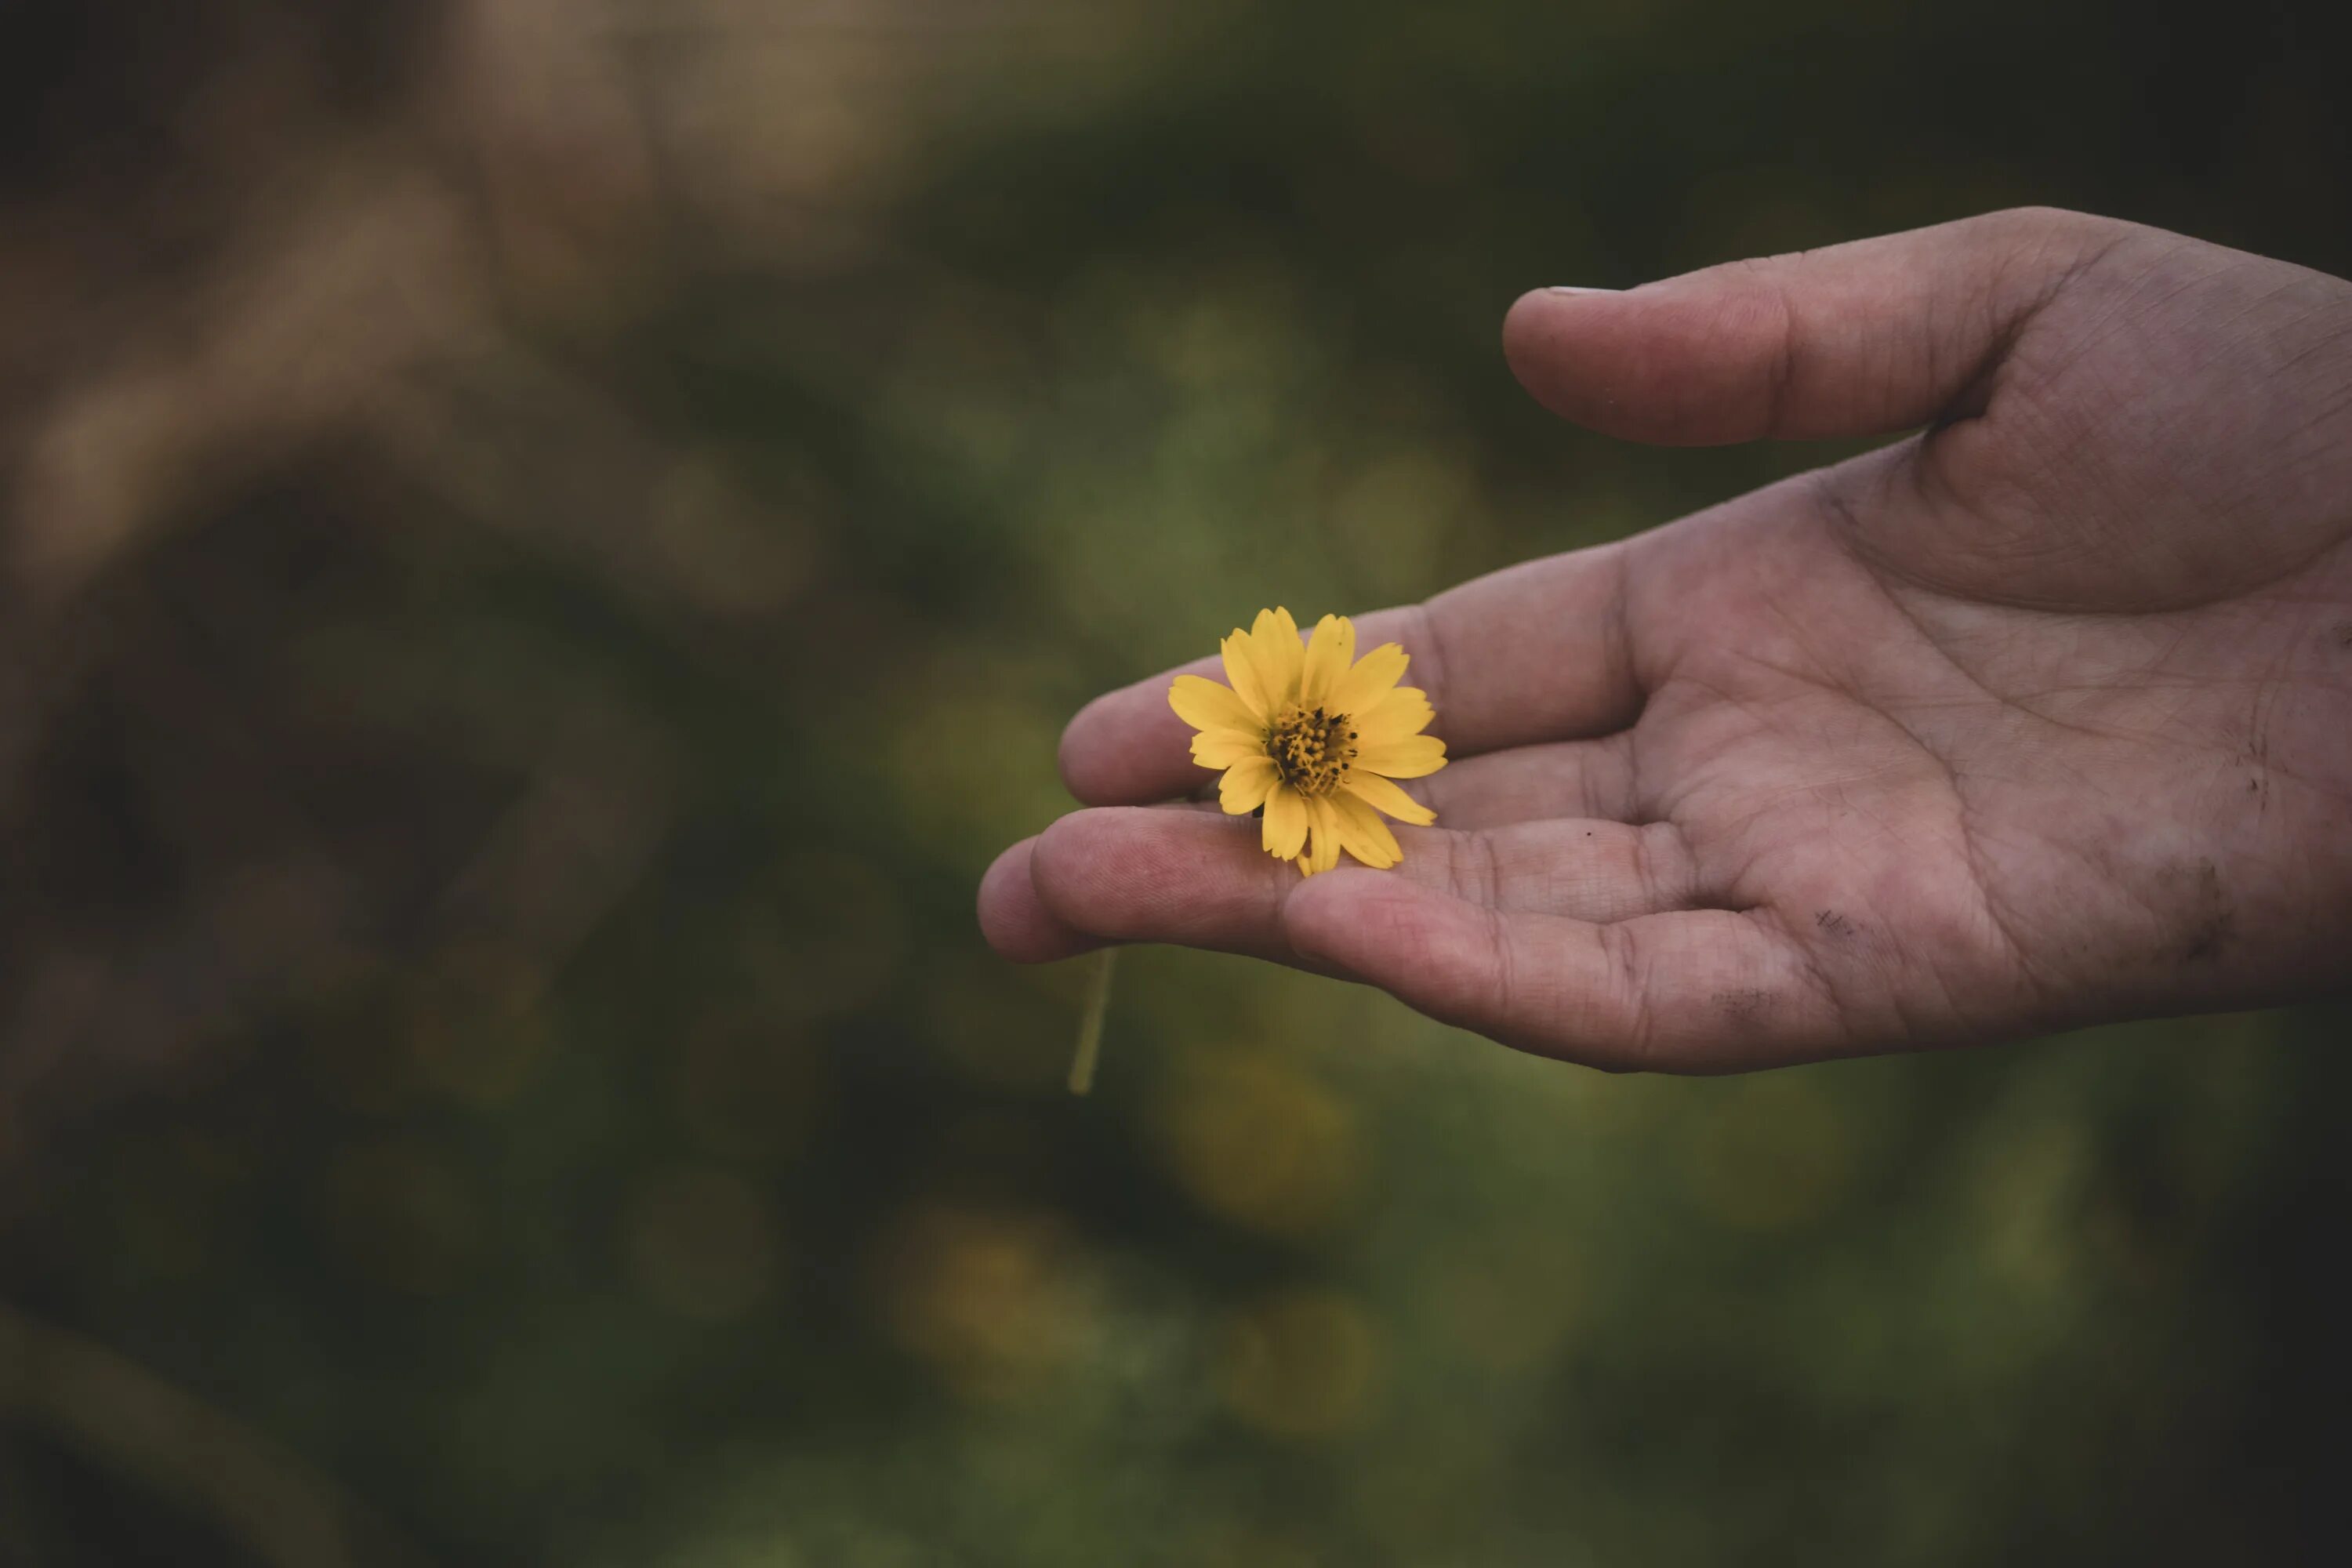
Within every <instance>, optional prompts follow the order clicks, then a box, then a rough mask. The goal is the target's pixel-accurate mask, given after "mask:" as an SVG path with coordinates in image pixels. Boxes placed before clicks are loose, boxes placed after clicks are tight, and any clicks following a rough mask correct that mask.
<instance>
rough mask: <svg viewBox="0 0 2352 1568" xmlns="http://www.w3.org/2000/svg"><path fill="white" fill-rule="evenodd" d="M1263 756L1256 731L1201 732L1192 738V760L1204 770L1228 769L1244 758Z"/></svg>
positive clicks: (1261, 740)
mask: <svg viewBox="0 0 2352 1568" xmlns="http://www.w3.org/2000/svg"><path fill="white" fill-rule="evenodd" d="M1263 756H1265V731H1258V730H1203V731H1201V732H1200V733H1199V734H1197V735H1195V736H1193V737H1192V760H1193V761H1194V762H1196V763H1200V764H1201V766H1202V767H1204V768H1229V767H1232V766H1233V765H1234V763H1238V762H1240V761H1241V760H1242V759H1243V758H1244V757H1263Z"/></svg>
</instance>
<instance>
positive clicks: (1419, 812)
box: [1339, 768, 1437, 827]
mask: <svg viewBox="0 0 2352 1568" xmlns="http://www.w3.org/2000/svg"><path fill="white" fill-rule="evenodd" d="M1339 787H1340V788H1342V789H1344V790H1346V791H1347V792H1348V793H1349V795H1354V796H1355V797H1356V798H1357V799H1358V800H1360V801H1362V802H1363V803H1364V804H1365V805H1369V806H1371V807H1373V808H1374V809H1376V810H1380V811H1385V812H1387V813H1388V814H1389V815H1390V816H1393V817H1395V818H1396V819H1397V820H1398V821H1399V822H1410V823H1412V825H1413V826H1415V827H1426V826H1429V825H1430V824H1431V823H1433V822H1435V821H1436V820H1437V813H1435V812H1433V811H1432V810H1430V809H1429V807H1427V806H1425V805H1422V804H1421V802H1419V801H1417V800H1415V799H1413V798H1412V796H1411V795H1407V794H1405V793H1404V791H1402V790H1401V789H1399V788H1398V787H1397V786H1396V785H1394V784H1391V783H1390V782H1389V781H1388V780H1386V779H1384V778H1382V777H1381V775H1380V774H1378V773H1366V772H1364V771H1363V770H1362V769H1361V768H1349V770H1348V781H1347V783H1345V784H1341V785H1340V786H1339Z"/></svg>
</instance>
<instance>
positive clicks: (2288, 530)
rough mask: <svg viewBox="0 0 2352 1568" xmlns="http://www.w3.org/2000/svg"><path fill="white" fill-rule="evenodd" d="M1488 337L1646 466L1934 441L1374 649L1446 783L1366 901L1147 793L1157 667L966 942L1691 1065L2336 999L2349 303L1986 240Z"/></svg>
mask: <svg viewBox="0 0 2352 1568" xmlns="http://www.w3.org/2000/svg"><path fill="white" fill-rule="evenodd" d="M1506 342H1507V349H1508V351H1509V353H1510V356H1511V359H1512V363H1513V364H1514V366H1515V368H1516V369H1517V372H1518V374H1519V375H1520V377H1521V379H1522V380H1523V381H1525V382H1526V383H1527V384H1528V387H1529V389H1530V390H1531V391H1533V392H1534V393H1535V394H1536V395H1537V396H1538V398H1539V399H1541V400H1542V401H1543V402H1544V403H1545V404H1546V405H1549V406H1550V407H1551V408H1553V409H1555V410H1556V411H1558V412H1559V413H1561V414H1563V415H1565V416H1568V417H1570V418H1571V419H1574V420H1576V421H1578V422H1579V423H1581V424H1585V425H1589V426H1594V427H1596V428H1599V429H1602V430H1605V431H1609V432H1611V433H1612V434H1616V435H1621V436H1626V437H1633V438H1636V439H1643V440H1651V441H1658V442H1664V443H1670V444H1703V443H1718V442H1727V441H1739V440H1749V439H1756V438H1760V437H1832V436H1856V435H1866V434H1880V433H1893V432H1895V431H1900V430H1905V429H1910V428H1914V427H1917V426H1925V430H1924V432H1923V433H1921V434H1917V435H1915V436H1913V437H1909V438H1907V439H1905V440H1903V441H1900V442H1898V443H1896V444H1895V445H1893V446H1890V447H1884V448H1882V449H1880V450H1878V451H1875V452H1873V453H1871V454H1869V455H1867V456H1865V457H1863V458H1856V459H1854V460H1853V461H1850V462H1846V463H1843V464H1840V465H1838V466H1836V467H1833V468H1826V469H1822V470H1819V471H1817V472H1814V473H1811V474H1807V475H1804V476H1802V477H1801V478H1799V479H1792V480H1790V481H1788V482H1786V483H1783V484H1780V485H1777V486H1774V487H1771V488H1769V489H1764V490H1760V491H1758V492H1756V493H1754V494H1751V495H1748V496H1744V497H1742V498H1740V499H1739V500H1735V501H1732V502H1730V503H1728V504H1727V505H1724V506H1721V507H1718V508H1716V509H1714V510H1709V511H1706V512H1703V513H1700V514H1698V515H1696V516H1695V517H1690V518H1685V519H1684V520H1682V521H1678V522H1675V523H1673V524H1670V525H1668V526H1666V527H1664V528H1660V529H1657V530H1654V531H1651V532H1649V533H1645V534H1643V535H1640V536H1637V537H1635V538H1633V539H1630V540H1627V541H1625V542H1622V543H1619V544H1614V545H1610V546H1606V547H1603V548H1601V549H1596V550H1589V551H1581V552H1575V553H1572V554H1568V555H1562V556H1557V557H1553V558H1551V559H1549V560H1544V561H1537V562H1531V563H1528V564H1525V565H1522V566H1518V567H1515V568H1512V569H1511V570H1509V571H1506V572H1503V573H1499V574H1495V575H1493V576H1490V577H1486V578H1483V579H1480V580H1478V581H1476V582H1473V583H1470V584H1465V585H1464V586H1462V587H1459V588H1456V589H1454V590H1452V591H1451V592H1449V593H1447V594H1444V595H1440V596H1439V597H1437V598H1436V599H1433V600H1432V601H1430V602H1429V603H1428V604H1426V605H1416V606H1412V607H1411V608H1406V609H1400V610H1391V611H1386V612H1382V613H1381V614H1379V615H1375V616H1367V617H1364V620H1363V623H1362V642H1363V644H1364V645H1366V646H1369V645H1370V643H1373V642H1377V641H1380V640H1383V639H1388V638H1393V639H1395V640H1397V641H1400V642H1402V644H1403V645H1404V647H1405V648H1406V650H1407V651H1408V652H1409V653H1411V654H1412V658H1413V669H1412V679H1413V680H1414V681H1416V682H1417V683H1418V684H1420V685H1422V686H1423V688H1424V689H1427V690H1428V691H1429V693H1430V695H1431V698H1432V699H1433V701H1434V702H1435V704H1436V709H1437V714H1438V718H1437V721H1436V723H1435V725H1434V726H1433V732H1435V733H1438V734H1440V735H1442V736H1444V739H1445V740H1446V742H1448V745H1449V747H1450V749H1451V751H1452V752H1453V753H1454V756H1455V757H1456V758H1457V759H1459V760H1457V761H1456V762H1455V763H1454V765H1453V766H1451V767H1449V768H1447V769H1446V770H1445V771H1444V772H1443V773H1438V774H1435V775H1434V776H1433V777H1430V778H1427V779H1424V780H1421V781H1418V782H1417V783H1416V784H1414V785H1413V786H1412V789H1413V793H1414V794H1416V795H1419V796H1421V798H1423V799H1424V800H1426V801H1427V802H1428V803H1429V804H1430V805H1433V806H1434V807H1435V808H1436V811H1437V813H1438V820H1439V826H1435V827H1432V828H1425V829H1412V828H1406V829H1402V830H1401V832H1400V837H1401V838H1402V842H1403V847H1404V851H1405V858H1404V861H1403V863H1402V865H1401V866H1400V867H1399V868H1397V869H1395V870H1393V871H1385V872H1376V871H1369V870H1361V869H1356V868H1349V867H1345V866H1343V867H1342V868H1340V869H1339V870H1338V871H1336V872H1333V873H1331V874H1329V875H1327V876H1322V877H1317V878H1314V879H1311V880H1307V879H1301V878H1300V877H1299V876H1298V875H1297V871H1296V870H1295V869H1293V868H1290V867H1288V866H1286V865H1282V864H1279V863H1277V862H1275V861H1273V860H1270V859H1269V858H1266V857H1265V855H1264V854H1262V853H1260V851H1259V849H1258V847H1257V835H1256V832H1255V825H1254V824H1249V823H1246V822H1241V823H1236V822H1233V821H1229V820H1226V819H1224V818H1223V817H1222V816H1218V815H1215V814H1214V813H1213V812H1209V811H1202V810H1197V809H1188V808H1185V807H1183V806H1181V805H1175V806H1170V805H1157V806H1155V805H1150V804H1149V803H1153V802H1165V801H1168V800H1170V799H1171V798H1172V797H1178V796H1181V795H1187V794H1189V793H1191V792H1192V791H1194V790H1196V789H1197V788H1198V786H1199V785H1200V784H1201V783H1202V779H1203V777H1204V776H1205V775H1203V774H1202V773H1200V771H1199V770H1197V769H1195V768H1193V767H1192V764H1191V762H1190V760H1189V758H1188V755H1187V748H1186V742H1187V738H1188V736H1189V733H1190V731H1189V729H1188V728H1187V727H1186V726H1185V725H1184V724H1183V723H1182V721H1180V720H1178V719H1177V718H1176V717H1175V715H1174V714H1172V713H1171V711H1170V710H1169V709H1168V706H1167V702H1166V700H1165V693H1166V690H1167V679H1168V678H1167V677H1166V676H1164V675H1163V676H1160V677H1156V678H1154V679H1151V680H1147V681H1144V682H1140V683H1139V684H1138V685H1136V686H1134V687H1130V688H1128V689H1125V690H1122V691H1119V692H1115V693H1113V694H1111V695H1109V696H1108V697H1105V698H1102V699H1100V700H1097V702H1095V703H1094V704H1092V705H1090V706H1089V707H1088V708H1087V710H1086V711H1085V712H1083V713H1081V714H1080V715H1079V716H1078V718H1077V719H1076V721H1074V722H1073V723H1072V725H1071V727H1070V731H1069V733H1068V735H1067V736H1066V739H1065V742H1064V746H1063V771H1064V773H1065V776H1066V778H1067V780H1068V782H1069V784H1070V786H1071V788H1072V790H1073V791H1074V792H1075V793H1076V795H1078V797H1079V798H1080V799H1081V800H1084V801H1087V802H1088V803H1090V804H1092V805H1095V806H1097V809H1093V810H1085V811H1079V812H1076V813H1074V814H1072V815H1071V816H1067V817H1065V818H1064V819H1063V820H1062V821H1060V822H1058V823H1056V824H1055V825H1054V826H1052V827H1050V828H1048V829H1047V830H1046V832H1045V833H1044V834H1043V835H1041V836H1040V837H1036V838H1034V839H1030V840H1027V841H1025V842H1024V843H1022V844H1019V845H1016V846H1014V847H1013V848H1012V849H1009V850H1007V851H1006V852H1005V854H1004V855H1003V857H1002V858H1000V859H999V860H998V862H997V864H996V865H995V867H994V868H992V870H991V871H990V873H989V876H988V879H987V880H986V881H985V883H984V884H983V887H982V897H981V912H982V924H983V926H984V928H985V929H986V931H988V933H989V936H990V938H991V940H992V942H994V943H995V944H996V945H997V946H998V948H999V949H1000V950H1002V951H1003V952H1006V953H1007V954H1008V955H1010V956H1013V957H1015V958H1021V959H1027V960H1037V959H1046V958H1057V957H1063V956H1066V955H1068V954H1070V953H1073V952H1078V951H1082V950H1083V949H1084V948H1086V947H1088V946H1093V945H1097V944H1098V943H1099V942H1104V941H1162V942H1186V943H1191V944H1194V945H1200V946H1208V947H1216V948H1223V949H1227V950H1232V951H1238V952H1248V953H1254V954H1256V955H1258V956H1261V957H1265V958H1269V959H1275V960H1278V961H1282V962H1286V963H1298V964H1301V965H1303V966H1306V967H1309V968H1313V969H1318V970H1321V971H1324V972H1327V973H1338V974H1342V975H1346V976H1349V977H1351V978H1355V979H1360V980H1363V981H1367V982H1369V983H1370V984H1376V985H1380V986H1381V987H1383V988H1385V989H1387V990H1389V991H1391V992H1393V993H1394V994H1396V995H1398V996H1400V997H1402V999H1403V1000H1405V1001H1406V1002H1408V1003H1411V1004H1412V1005H1414V1006H1416V1007H1419V1008H1421V1009H1423V1011H1426V1012H1428V1013H1431V1014H1433V1015H1434V1016H1438V1017H1441V1018H1444V1019H1447V1020H1449V1021H1452V1022H1455V1023H1459V1024H1462V1025H1464V1026H1467V1027H1471V1028H1475V1029H1477V1030H1479V1031H1481V1032H1483V1033H1486V1034H1488V1035H1491V1036H1493V1037H1496V1038H1497V1039H1501V1040H1503V1041H1505V1042H1507V1043H1509V1044H1512V1045H1516V1046H1520V1047H1526V1048H1528V1049H1530V1050H1536V1051H1541V1052H1544V1053H1547V1054H1550V1055H1557V1056H1563V1057H1568V1058H1574V1059H1576V1060H1580V1061H1585V1062H1590V1063H1592V1064H1595V1065H1600V1066H1610V1067H1650V1068H1666V1069H1674V1070H1702V1071H1703V1070H1727V1069H1738V1068H1748V1067H1761V1066H1769V1065H1774V1064H1778V1063H1782V1062H1789V1061H1795V1060H1803V1059H1808V1058H1819V1057H1825V1056H1833V1055H1843V1054H1851V1053H1855V1052H1862V1051H1871V1050H1882V1049H1890V1048H1898V1047H1911V1046H1921V1045H1932V1044H1944V1043H1962V1042H1972V1041H1981V1040H1990V1039H1995V1038H2000V1037H2010V1036H2014V1035H2018V1034H2021V1033H2026V1032H2029V1031H2032V1030H2037V1029H2043V1028H2049V1027H2053V1026H2063V1025H2067V1024H2073V1023H2079V1022H2086V1021H2090V1020H2095V1019H2101V1018H2115V1017H2124V1016H2136V1015H2145V1014H2149V1013H2163V1012H2182V1011H2190V1010H2196V1009H2200V1008H2211V1007H2220V1006H2230V1005H2252V1004H2257V1003H2265V1002H2273V1001H2279V1000H2284V999H2288V998H2290V997H2293V996H2296V995H2301V994H2312V993H2315V992H2318V991H2322V990H2325V989H2327V988H2329V987H2331V986H2333V987H2341V986H2343V985H2345V984H2347V983H2348V982H2352V285H2347V284H2346V283H2344V282H2342V281H2340V280H2338V279H2332V278H2328V277H2326V276H2323V275H2321V274H2318V273H2315V272H2310V271H2307V270H2305V269H2303V268H2295V267H2291V266H2287V265H2285V264H2284V263H2280V262H2275V261H2269V260H2264V259H2263V258H2256V257H2252V256H2247V255H2243V254H2241V253H2238V252H2234V251H2229V250H2224V249H2221V248H2219V247H2213V246H2209V245H2204V244H2200V243H2199V242H2196V241H2193V240H2188V239H2184V238H2181V237H2178V236H2174V235H2169V234H2164V233H2161V232H2158V231H2156V230H2152V229H2147V228H2141V227H2137V226H2130V225H2126V224H2119V223H2113V222H2108V221H2105V220H2101V219H2095V218H2087V217H2083V216H2076V215H2072V214H2065V213H2053V212H2039V211H2037V212H2020V213H2005V214H2000V215H1996V216H1990V217H1986V218H1979V219H1975V220H1971V221H1969V222H1967V223H1961V224H1953V225H1948V226H1942V227H1939V228H1933V229H1926V230H1921V231H1918V232H1916V233H1912V234H1907V235H1900V236H1895V237H1890V238H1885V239H1879V240H1871V241H1865V242H1862V243H1860V244H1855V245H1849V246H1843V247H1836V248H1833V249H1830V250H1824V251H1817V252H1811V253H1808V254H1805V255H1802V256H1796V257H1788V258H1775V259H1772V260H1769V261H1759V262H1750V263H1741V264H1738V265H1735V266H1731V267H1724V268H1712V269H1710V270H1708V271H1706V272H1701V273H1696V274H1693V275H1690V276H1688V277H1685V278H1680V279H1673V280H1671V281H1669V282H1665V283H1659V284H1653V285H1650V286H1648V287H1646V288H1643V289H1634V290H1632V291H1630V292H1626V293H1606V292H1593V291H1566V290H1548V291H1545V292H1543V293H1539V294H1534V295H1530V296H1528V298H1527V299H1525V300H1521V301H1520V303H1519V305H1518V306H1517V307H1516V308H1515V309H1514V310H1513V311H1512V314H1511V318H1510V321H1509V324H1508V326H1507V331H1506ZM1202 668H1205V665H1204V666H1203V667H1202Z"/></svg>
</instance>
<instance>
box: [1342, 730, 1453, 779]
mask: <svg viewBox="0 0 2352 1568" xmlns="http://www.w3.org/2000/svg"><path fill="white" fill-rule="evenodd" d="M1444 765H1445V742H1443V741H1441V740H1439V739H1438V738H1437V737H1436V736H1434V735H1407V736H1406V737H1404V739H1402V740H1401V741H1382V742H1381V743H1380V744H1379V745H1377V746H1374V745H1366V746H1365V747H1363V748H1362V749H1361V750H1360V751H1359V752H1357V753H1356V761H1355V765H1354V766H1353V767H1351V768H1349V770H1348V771H1349V773H1350V775H1353V774H1354V773H1360V772H1370V773H1386V774H1387V775H1388V776H1389V777H1391V778H1392V779H1417V778H1420V777H1422V776H1423V775H1424V774H1428V773H1435V772H1436V771H1437V770H1438V769H1440V768H1442V767H1444Z"/></svg>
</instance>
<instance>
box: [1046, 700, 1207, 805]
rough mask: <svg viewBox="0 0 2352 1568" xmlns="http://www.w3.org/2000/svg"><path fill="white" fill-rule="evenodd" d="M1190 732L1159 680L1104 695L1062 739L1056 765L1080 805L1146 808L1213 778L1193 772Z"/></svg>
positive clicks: (1089, 705) (1078, 717) (1080, 713)
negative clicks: (1169, 702) (1169, 700)
mask: <svg viewBox="0 0 2352 1568" xmlns="http://www.w3.org/2000/svg"><path fill="white" fill-rule="evenodd" d="M1191 742H1192V726H1191V725H1190V724H1187V723H1185V722H1184V721H1183V720H1181V719H1180V718H1178V717H1177V716H1176V714H1175V711H1174V710H1172V709H1171V708H1170V707H1169V706H1168V686H1167V682H1166V681H1165V680H1160V681H1157V682H1152V681H1147V682H1144V683H1142V684H1140V685H1137V686H1129V687H1126V688H1123V689H1120V690H1118V691H1112V692H1107V693H1105V694H1104V695H1102V696H1100V697H1097V698H1096V699H1095V700H1093V701H1091V702H1089V703H1087V705H1086V706H1085V707H1084V708H1081V709H1079V710H1078V711H1077V715H1076V717H1075V718H1073V719H1072V720H1071V721H1070V722H1069V724H1068V725H1067V726H1066V728H1065V729H1064V730H1063V731H1062V741H1061V744H1060V746H1059V747H1058V748H1057V749H1056V751H1055V766H1056V767H1057V768H1058V769H1059V770H1060V772H1061V774H1062V785H1063V787H1064V788H1066V789H1067V790H1068V791H1069V792H1070V794H1071V795H1072V796H1073V797H1075V798H1076V800H1077V801H1078V802H1079V803H1080V804H1082V805H1149V804H1150V803H1151V802H1154V801H1161V800H1169V799H1172V798H1173V797H1175V796H1177V795H1182V794H1183V793H1184V792H1185V791H1186V790H1188V789H1191V788H1192V787H1194V786H1196V785H1198V784H1202V783H1203V782H1205V781H1207V780H1210V779H1213V778H1214V777H1215V776H1216V775H1215V774H1214V773H1210V772H1208V771H1206V770H1204V769H1202V768H1200V767H1197V766H1195V765H1194V763H1193V762H1192V751H1191Z"/></svg>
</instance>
